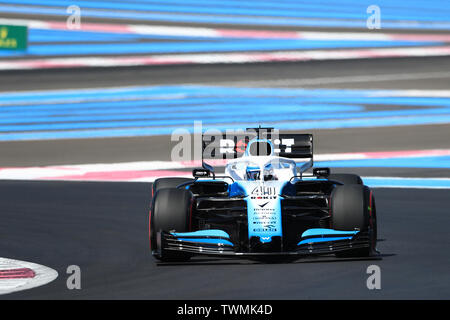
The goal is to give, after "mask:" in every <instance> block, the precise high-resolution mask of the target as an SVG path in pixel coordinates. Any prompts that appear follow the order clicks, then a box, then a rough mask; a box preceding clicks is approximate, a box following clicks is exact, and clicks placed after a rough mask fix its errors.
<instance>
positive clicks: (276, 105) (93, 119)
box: [0, 86, 450, 166]
mask: <svg viewBox="0 0 450 320" xmlns="http://www.w3.org/2000/svg"><path fill="white" fill-rule="evenodd" d="M396 93H397V91H389V90H383V91H380V90H340V89H333V90H327V89H278V88H259V89H258V88H228V87H211V86H157V87H130V88H112V89H92V90H64V91H51V92H22V93H7V94H0V132H3V133H2V134H0V140H3V141H7V140H16V139H60V138H93V137H120V136H139V135H161V134H171V133H172V132H173V130H175V129H177V128H186V129H187V130H189V131H190V132H192V131H193V123H194V121H196V120H198V121H200V120H201V121H202V124H203V129H204V130H207V129H210V128H215V129H219V130H226V129H242V128H245V127H250V126H255V124H256V125H258V124H262V125H272V126H274V127H277V128H279V129H281V130H307V129H320V128H345V127H377V126H378V127H382V126H394V125H396V126H398V125H418V124H437V123H450V98H430V97H396V96H395V94H396ZM369 106H370V108H371V109H370V110H368V107H369ZM384 106H387V108H385V107H384ZM397 106H398V107H397ZM379 107H382V108H383V109H384V110H377V109H378V108H379ZM386 109H387V110H386ZM261 119H267V120H265V121H264V123H261ZM385 163H387V164H389V163H388V162H385ZM337 165H341V166H347V165H348V166H354V165H361V166H372V165H373V164H372V163H370V162H367V163H364V162H363V161H362V160H361V161H360V162H359V163H357V164H356V163H354V162H348V163H345V162H340V163H339V164H337ZM394 165H395V164H394Z"/></svg>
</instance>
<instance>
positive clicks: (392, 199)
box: [0, 57, 450, 299]
mask: <svg viewBox="0 0 450 320" xmlns="http://www.w3.org/2000/svg"><path fill="white" fill-rule="evenodd" d="M449 70H450V58H448V57H440V58H438V57H436V58H398V59H371V60H352V61H321V62H302V63H268V64H251V65H208V66H174V67H170V66H164V67H145V68H116V69H107V68H106V69H94V68H92V69H78V70H75V69H67V70H52V71H46V72H39V71H21V72H4V73H2V75H1V76H0V91H1V92H11V91H24V90H44V89H48V90H49V89H69V88H95V87H114V86H131V85H164V84H183V83H190V84H211V83H212V82H213V83H215V84H219V85H235V86H239V85H244V84H245V85H246V86H252V85H254V86H264V85H268V86H276V85H280V86H282V87H308V88H370V89H374V88H375V89H422V90H424V89H441V90H448V89H449V84H450V79H449V78H450V76H449V75H448V73H447V74H446V73H445V72H448V71H449ZM405 74H406V75H408V76H406V77H405V76H404V75H405ZM367 75H373V76H374V78H373V79H372V80H371V79H368V80H367V79H366V80H365V81H361V80H358V78H357V77H360V76H367ZM396 75H397V76H396ZM398 75H402V76H400V77H399V76H398ZM355 77H356V78H355ZM339 78H342V81H336V79H339ZM314 79H315V81H314ZM311 80H313V81H311ZM261 81H263V82H264V83H261ZM280 81H281V82H280ZM296 81H299V82H297V83H296ZM308 81H311V85H308V83H305V82H308ZM299 83H301V85H300V84H299ZM313 134H314V135H315V142H316V145H315V148H316V151H317V152H319V153H337V152H358V151H388V150H414V149H433V148H449V147H450V139H449V137H450V125H448V124H443V125H424V126H402V127H385V128H347V129H336V130H313ZM0 148H1V157H0V165H1V166H3V167H5V166H39V165H57V164H76V163H107V162H122V161H146V160H168V157H169V153H170V146H169V137H168V136H154V137H138V138H133V137H130V138H110V139H86V140H80V139H78V140H77V139H73V140H48V141H16V142H1V143H0ZM341 170H342V169H341ZM339 171H340V170H339ZM350 171H353V172H356V173H358V174H361V175H386V174H388V175H390V176H414V177H450V170H448V169H439V170H438V169H433V170H431V169H429V170H428V169H406V168H384V169H381V168H352V169H351V170H350ZM150 190H151V184H149V183H121V182H114V183H101V182H62V181H60V182H52V181H47V182H42V181H0V212H1V220H0V237H1V241H0V252H1V254H2V256H5V257H8V258H14V259H19V260H25V261H33V262H36V263H39V264H43V265H46V266H49V267H51V268H53V269H55V270H57V271H58V273H59V277H58V278H57V279H56V280H55V281H54V282H52V283H50V284H48V285H46V286H43V287H39V288H35V289H33V290H28V291H23V292H17V293H12V294H9V295H6V296H2V297H1V299H448V298H449V297H450V286H449V283H450V276H449V273H448V266H449V265H450V255H449V251H448V248H449V245H450V240H449V236H448V205H447V202H448V199H449V197H450V191H449V190H448V189H443V190H440V189H436V190H420V189H375V196H376V200H377V215H378V223H379V228H378V230H379V244H378V249H379V250H380V252H381V256H380V257H379V258H377V259H375V260H345V259H335V258H314V259H301V260H298V261H297V262H294V263H277V264H261V263H257V262H252V261H248V260H238V259H225V260H221V259H212V258H194V259H193V260H192V262H191V263H188V264H157V263H155V260H154V259H153V258H152V257H151V255H150V252H149V248H148V210H149V204H150V201H151V195H150ZM372 264H375V265H378V266H380V268H381V286H382V287H381V290H368V288H367V287H366V280H367V278H368V276H369V275H368V274H367V273H366V270H367V267H368V266H369V265H372ZM69 265H78V266H80V268H81V272H82V274H81V277H82V278H81V286H82V289H81V290H68V289H67V287H66V280H67V277H68V276H69V275H68V274H66V269H67V267H68V266H69Z"/></svg>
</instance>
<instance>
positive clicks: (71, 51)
mask: <svg viewBox="0 0 450 320" xmlns="http://www.w3.org/2000/svg"><path fill="white" fill-rule="evenodd" d="M434 44H436V45H439V44H441V43H440V42H434ZM424 45H430V42H420V41H375V40H372V41H361V40H305V39H289V40H286V39H280V40H259V39H258V40H235V41H201V42H176V43H173V42H169V43H148V42H140V43H137V42H135V43H129V42H121V43H100V44H98V43H86V44H72V43H68V44H31V45H30V46H29V47H28V49H27V51H25V52H22V51H11V52H8V51H0V56H25V55H26V56H53V55H58V56H61V55H62V56H64V55H79V56H82V55H95V54H102V55H117V54H145V53H146V54H154V53H198V52H241V51H273V50H303V49H326V48H374V47H375V48H381V47H393V46H395V47H402V46H424Z"/></svg>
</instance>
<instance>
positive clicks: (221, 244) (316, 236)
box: [154, 228, 370, 257]
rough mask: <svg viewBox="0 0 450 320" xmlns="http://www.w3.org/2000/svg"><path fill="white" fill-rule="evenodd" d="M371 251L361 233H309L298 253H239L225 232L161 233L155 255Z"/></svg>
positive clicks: (251, 254)
mask: <svg viewBox="0 0 450 320" xmlns="http://www.w3.org/2000/svg"><path fill="white" fill-rule="evenodd" d="M368 247H370V237H369V234H368V232H361V231H357V230H355V231H338V230H333V229H322V228H317V229H309V230H307V231H305V232H304V233H303V234H302V236H301V240H300V241H299V243H298V244H297V247H296V248H295V250H293V251H277V252H239V251H237V250H236V248H235V245H234V244H233V243H232V241H231V239H230V237H229V235H228V234H227V233H226V232H225V231H222V230H200V231H195V232H186V233H175V232H165V231H161V232H158V233H157V250H156V252H154V254H155V255H161V254H162V253H163V252H164V251H170V252H180V253H183V252H184V253H190V254H194V255H210V256H229V257H255V256H288V255H297V256H311V255H326V254H333V253H336V252H345V251H349V250H353V249H359V248H368Z"/></svg>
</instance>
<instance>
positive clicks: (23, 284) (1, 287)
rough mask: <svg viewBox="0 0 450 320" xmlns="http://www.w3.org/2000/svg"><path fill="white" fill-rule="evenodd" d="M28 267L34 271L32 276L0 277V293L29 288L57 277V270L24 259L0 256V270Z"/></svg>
mask: <svg viewBox="0 0 450 320" xmlns="http://www.w3.org/2000/svg"><path fill="white" fill-rule="evenodd" d="M18 268H28V269H31V270H33V271H34V273H35V276H34V277H33V278H22V279H0V294H7V293H11V292H16V291H21V290H26V289H31V288H35V287H39V286H42V285H44V284H47V283H49V282H52V281H53V280H55V279H56V278H57V277H58V272H57V271H56V270H53V269H51V268H49V267H46V266H43V265H40V264H37V263H31V262H26V261H20V260H14V259H7V258H0V270H8V269H18Z"/></svg>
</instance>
